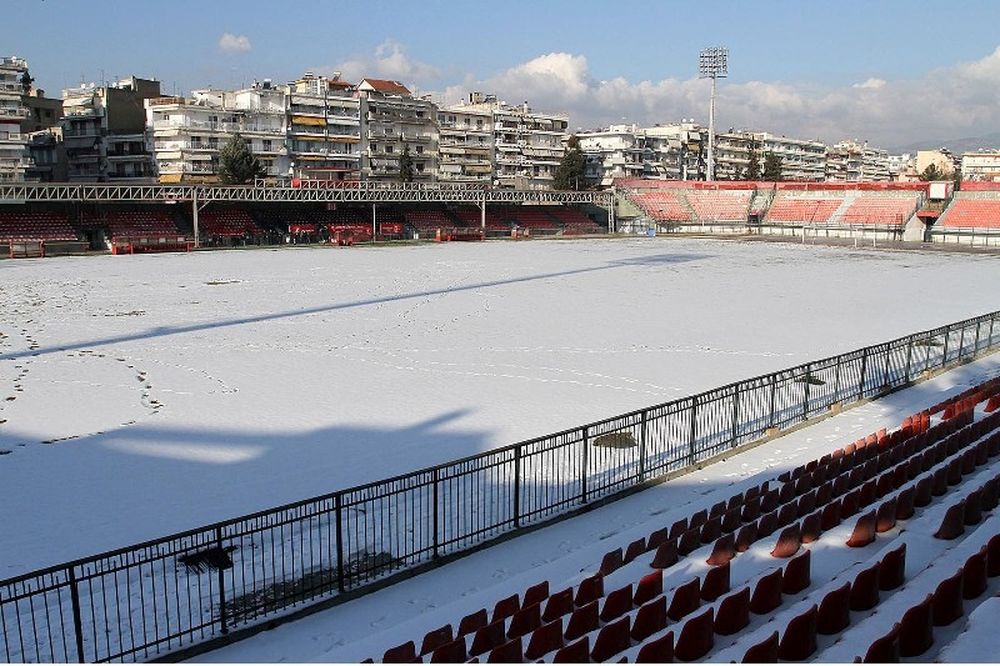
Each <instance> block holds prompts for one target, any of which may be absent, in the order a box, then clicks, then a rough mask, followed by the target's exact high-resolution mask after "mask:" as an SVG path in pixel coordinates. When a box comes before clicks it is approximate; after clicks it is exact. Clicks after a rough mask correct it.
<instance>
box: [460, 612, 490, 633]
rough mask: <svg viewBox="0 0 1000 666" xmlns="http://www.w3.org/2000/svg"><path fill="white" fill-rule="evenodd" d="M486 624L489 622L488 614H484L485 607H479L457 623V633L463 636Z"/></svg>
mask: <svg viewBox="0 0 1000 666" xmlns="http://www.w3.org/2000/svg"><path fill="white" fill-rule="evenodd" d="M487 624H489V616H488V615H487V614H486V609H485V608H480V609H479V610H477V611H476V612H475V613H470V614H468V615H466V616H465V617H463V618H462V621H461V622H460V623H459V625H458V635H459V636H465V635H466V634H471V633H473V632H476V631H479V630H480V629H482V628H483V627H485V626H486V625H487Z"/></svg>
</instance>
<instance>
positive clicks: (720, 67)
mask: <svg viewBox="0 0 1000 666" xmlns="http://www.w3.org/2000/svg"><path fill="white" fill-rule="evenodd" d="M728 74H729V49H727V48H725V47H724V46H710V47H709V48H707V49H702V50H701V53H699V54H698V78H699V79H712V97H711V101H710V102H709V105H708V174H706V176H705V179H706V180H715V81H716V79H724V78H726V76H727V75H728Z"/></svg>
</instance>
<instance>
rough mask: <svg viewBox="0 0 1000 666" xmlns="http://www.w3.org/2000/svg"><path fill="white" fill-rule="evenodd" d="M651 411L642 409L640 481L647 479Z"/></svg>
mask: <svg viewBox="0 0 1000 666" xmlns="http://www.w3.org/2000/svg"><path fill="white" fill-rule="evenodd" d="M648 421H649V412H648V411H647V410H645V409H644V410H642V422H641V423H640V425H639V483H642V482H643V481H645V480H646V424H647V422H648Z"/></svg>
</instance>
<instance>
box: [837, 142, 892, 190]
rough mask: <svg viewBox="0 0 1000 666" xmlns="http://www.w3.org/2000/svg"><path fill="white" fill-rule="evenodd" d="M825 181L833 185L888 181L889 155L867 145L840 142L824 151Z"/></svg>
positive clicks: (889, 176) (889, 178) (889, 177)
mask: <svg viewBox="0 0 1000 666" xmlns="http://www.w3.org/2000/svg"><path fill="white" fill-rule="evenodd" d="M897 173H898V171H897ZM826 180H827V182H833V183H856V182H859V181H889V180H891V175H890V169H889V153H888V152H887V151H885V150H883V149H881V148H874V147H872V146H869V145H868V144H867V143H859V142H857V141H841V142H839V143H837V144H834V145H833V146H830V147H829V148H828V149H827V151H826Z"/></svg>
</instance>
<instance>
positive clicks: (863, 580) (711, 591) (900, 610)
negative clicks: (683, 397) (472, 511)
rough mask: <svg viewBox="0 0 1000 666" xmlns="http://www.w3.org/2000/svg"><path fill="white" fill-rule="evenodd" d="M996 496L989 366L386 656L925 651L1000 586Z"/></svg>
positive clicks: (996, 436)
mask: <svg viewBox="0 0 1000 666" xmlns="http://www.w3.org/2000/svg"><path fill="white" fill-rule="evenodd" d="M758 480H759V479H754V480H753V482H754V483H755V482H756V481H758ZM998 501H1000V379H994V380H990V381H988V382H984V383H982V384H980V385H979V386H977V387H974V388H972V389H969V390H967V391H964V392H962V393H961V394H959V395H957V396H954V397H952V398H950V399H948V400H946V401H944V402H942V403H939V404H937V405H934V406H933V407H931V408H930V409H927V410H924V411H922V412H920V413H917V414H914V415H913V416H911V417H907V418H906V419H904V420H903V422H902V424H901V425H900V427H899V428H898V429H895V430H893V431H892V432H889V431H887V430H880V431H879V432H877V433H872V434H871V435H869V436H867V437H865V438H862V439H859V440H857V441H855V442H852V443H850V444H847V445H845V446H843V447H841V448H838V449H836V450H834V451H832V452H831V453H830V454H827V455H824V456H822V457H820V458H818V459H815V460H812V461H810V462H809V463H807V464H805V465H801V466H799V467H797V468H795V469H794V470H789V471H787V472H784V473H782V474H780V475H778V476H776V477H774V478H769V479H766V480H764V481H763V482H762V483H759V484H756V485H747V486H746V487H745V488H744V490H742V491H740V492H737V493H735V494H734V495H732V496H731V497H730V498H729V499H728V500H723V501H720V502H716V503H715V504H712V505H711V506H705V507H703V508H702V509H700V510H698V511H696V512H695V513H693V514H691V515H689V516H688V517H686V518H682V519H680V520H676V521H674V522H672V523H670V524H665V525H663V526H661V527H659V528H657V529H655V530H654V531H653V532H652V533H650V535H649V536H648V537H646V538H639V539H636V540H634V541H631V542H629V543H628V544H622V545H621V546H620V547H618V548H616V549H614V550H612V551H610V552H608V553H607V554H606V555H605V556H604V557H603V559H602V561H601V562H600V565H599V566H597V571H596V572H595V573H593V574H590V575H585V576H583V577H580V576H574V575H573V573H572V572H568V574H569V576H568V578H567V581H574V582H572V583H571V584H570V585H568V586H567V585H566V584H565V583H563V584H562V585H553V584H552V582H551V581H543V582H541V583H539V584H537V585H534V586H532V587H530V588H528V589H526V590H524V591H523V593H517V594H512V595H511V596H509V597H506V598H504V599H501V600H499V601H498V602H497V603H496V604H495V605H494V607H493V610H492V613H489V612H488V610H489V609H488V608H481V609H478V610H476V611H474V612H471V613H469V614H468V615H466V616H465V617H464V618H461V619H460V620H459V618H456V620H457V622H456V623H455V624H454V625H452V624H449V625H445V626H443V627H439V628H435V629H433V630H432V631H430V632H428V633H427V634H426V635H425V636H424V637H423V640H422V641H421V642H420V643H419V645H420V649H419V651H418V649H417V645H418V644H417V643H416V642H414V641H408V642H406V643H403V644H402V645H399V646H396V647H393V648H390V649H388V650H386V652H385V653H384V654H383V655H382V661H383V662H386V663H390V662H401V661H407V662H413V661H429V662H431V663H434V662H460V661H466V660H469V659H480V660H488V661H490V662H501V661H502V662H523V661H537V660H542V661H546V662H550V661H551V662H562V661H567V660H569V661H575V662H589V661H593V662H606V661H612V662H617V661H634V662H637V663H639V662H669V661H673V660H674V659H677V660H682V661H693V660H700V659H707V660H709V661H713V662H716V661H718V662H725V661H757V662H761V661H772V662H773V661H777V660H782V661H804V660H812V659H817V660H819V661H839V662H851V661H866V662H867V661H898V660H899V657H900V656H903V657H907V658H910V657H919V656H921V655H926V654H928V650H929V649H930V648H931V647H932V646H933V645H934V642H935V640H936V639H937V638H939V636H937V634H939V631H938V629H937V628H938V627H945V626H949V625H951V624H952V623H954V622H956V621H957V620H958V619H959V618H961V617H962V616H963V615H964V614H965V612H966V611H967V610H968V609H969V608H970V607H974V606H975V605H978V604H979V603H981V602H982V600H983V599H984V598H986V592H987V590H993V591H994V592H995V591H996V589H997V587H998V586H1000V578H998V577H1000V516H996V517H994V516H993V513H992V512H993V510H994V509H996V507H997V505H998ZM956 507H959V508H956ZM675 515H676V514H675ZM901 527H902V529H901ZM654 553H655V554H654ZM651 555H652V557H650V556H651ZM992 579H995V580H992ZM991 580H992V582H991ZM963 601H964V604H965V605H964V606H963ZM453 626H457V627H458V629H457V631H454V630H453ZM942 635H944V634H942Z"/></svg>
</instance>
